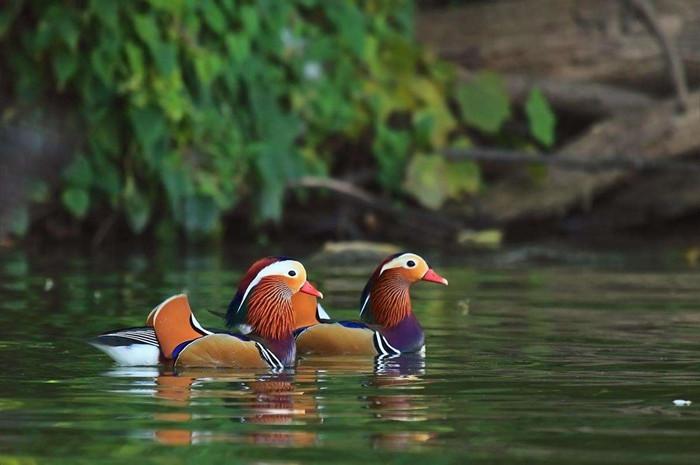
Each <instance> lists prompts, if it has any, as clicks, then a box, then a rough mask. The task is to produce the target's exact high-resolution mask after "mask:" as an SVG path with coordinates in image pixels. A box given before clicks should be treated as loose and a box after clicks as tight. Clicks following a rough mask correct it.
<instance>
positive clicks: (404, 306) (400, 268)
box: [360, 252, 447, 327]
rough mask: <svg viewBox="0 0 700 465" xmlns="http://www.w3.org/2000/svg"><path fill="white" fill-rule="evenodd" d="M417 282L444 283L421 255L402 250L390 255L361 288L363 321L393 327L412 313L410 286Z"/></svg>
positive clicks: (445, 282)
mask: <svg viewBox="0 0 700 465" xmlns="http://www.w3.org/2000/svg"><path fill="white" fill-rule="evenodd" d="M418 281H429V282H433V283H437V284H442V285H443V286H447V279H445V278H443V277H442V276H440V275H439V274H437V273H436V272H435V271H434V270H433V269H432V268H431V267H430V265H428V262H426V261H425V259H423V258H422V257H421V256H419V255H416V254H414V253H408V252H401V253H398V254H394V255H390V256H388V257H387V258H385V259H384V261H382V262H381V263H380V264H379V266H377V268H376V269H375V270H374V273H372V276H371V277H370V278H369V281H367V285H365V289H364V290H363V291H362V298H361V300H360V317H361V318H362V320H363V321H365V322H367V323H372V324H379V325H382V326H385V327H392V326H395V325H397V324H398V323H399V322H401V321H402V320H403V319H404V318H405V317H407V316H409V315H410V314H411V313H412V311H413V310H412V308H411V297H410V295H409V288H410V287H411V285H412V284H413V283H416V282H418Z"/></svg>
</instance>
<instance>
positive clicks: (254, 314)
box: [92, 257, 322, 368]
mask: <svg viewBox="0 0 700 465" xmlns="http://www.w3.org/2000/svg"><path fill="white" fill-rule="evenodd" d="M298 293H306V294H310V295H311V296H313V298H314V299H315V298H316V297H322V294H321V293H320V292H319V291H317V290H316V289H315V288H314V287H313V286H312V285H311V284H310V283H309V282H308V281H307V280H306V270H305V269H304V266H303V265H302V264H301V263H299V262H297V261H295V260H291V259H289V258H286V257H268V258H263V259H261V260H258V261H257V262H255V263H254V264H253V265H252V266H251V267H250V268H249V269H248V271H247V273H246V274H245V276H244V277H243V279H242V280H241V282H240V285H239V287H238V292H237V293H236V295H235V297H234V298H233V301H232V302H231V305H230V306H229V312H230V321H231V323H232V324H235V325H239V326H242V327H245V328H246V329H247V331H246V333H247V335H240V334H232V333H228V332H225V331H219V330H215V331H210V330H207V329H204V328H203V327H202V326H201V325H200V324H199V323H198V322H197V320H196V318H195V317H194V315H193V314H192V311H191V309H190V306H189V303H188V301H187V297H186V296H185V295H177V296H174V297H171V298H169V299H168V300H166V301H165V302H163V303H161V304H160V305H158V306H157V307H156V308H155V309H153V311H152V312H151V313H150V314H149V316H148V318H147V321H146V324H147V326H146V327H141V328H127V329H122V330H117V331H111V332H108V333H104V334H102V335H100V336H98V337H97V338H96V339H95V340H94V341H92V344H93V345H94V346H96V347H97V348H99V349H101V350H103V351H104V352H106V353H107V354H108V355H110V356H111V357H112V358H113V359H115V360H116V361H117V362H118V363H120V364H123V365H152V364H156V363H158V362H159V361H160V362H166V361H169V360H172V361H173V362H174V364H175V365H176V366H209V367H218V366H221V367H223V366H226V367H239V368H282V367H288V366H292V365H293V364H294V361H295V356H296V346H295V341H294V335H293V331H294V328H295V326H294V310H293V307H292V305H293V303H292V301H293V299H294V296H295V295H296V294H298Z"/></svg>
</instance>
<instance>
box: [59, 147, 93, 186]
mask: <svg viewBox="0 0 700 465" xmlns="http://www.w3.org/2000/svg"><path fill="white" fill-rule="evenodd" d="M63 177H64V179H65V180H66V181H67V182H68V184H70V185H72V186H75V187H82V188H86V189H87V188H89V187H90V185H91V184H92V168H90V162H88V160H87V158H85V156H83V155H76V156H75V158H73V161H72V162H71V164H70V165H68V167H67V168H66V170H65V171H64V172H63Z"/></svg>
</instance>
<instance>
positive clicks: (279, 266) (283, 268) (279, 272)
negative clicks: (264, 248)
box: [236, 260, 306, 311]
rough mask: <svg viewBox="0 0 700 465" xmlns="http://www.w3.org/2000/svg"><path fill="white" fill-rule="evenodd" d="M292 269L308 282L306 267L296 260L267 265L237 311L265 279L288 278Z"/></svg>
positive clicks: (256, 278)
mask: <svg viewBox="0 0 700 465" xmlns="http://www.w3.org/2000/svg"><path fill="white" fill-rule="evenodd" d="M290 269H291V270H293V271H296V272H297V274H298V275H299V279H301V278H302V277H303V279H304V281H306V270H305V269H304V265H302V264H301V263H299V262H297V261H295V260H282V261H281V262H275V263H272V264H270V265H267V266H266V267H265V268H263V269H262V270H260V271H259V272H258V274H257V275H256V276H255V279H253V280H252V281H251V282H250V284H249V285H248V287H247V288H246V290H245V293H244V294H243V298H242V299H241V303H240V304H239V305H238V308H237V309H236V311H239V310H240V309H241V307H242V306H243V303H244V302H245V299H246V297H248V294H249V293H250V291H251V290H252V289H253V288H254V287H255V286H257V285H258V284H259V283H260V281H262V279H263V278H266V277H267V276H287V275H288V273H289V271H290Z"/></svg>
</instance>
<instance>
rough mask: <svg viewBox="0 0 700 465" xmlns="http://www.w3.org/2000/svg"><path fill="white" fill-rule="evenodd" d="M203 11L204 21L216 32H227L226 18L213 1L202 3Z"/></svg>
mask: <svg viewBox="0 0 700 465" xmlns="http://www.w3.org/2000/svg"><path fill="white" fill-rule="evenodd" d="M202 10H203V12H204V21H206V23H207V26H209V27H210V28H211V29H212V30H213V31H214V32H216V33H217V34H221V33H222V32H224V31H225V30H226V17H225V16H224V14H223V13H222V12H221V9H220V8H219V7H218V6H217V5H216V3H215V2H214V1H213V0H207V1H205V2H202Z"/></svg>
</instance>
